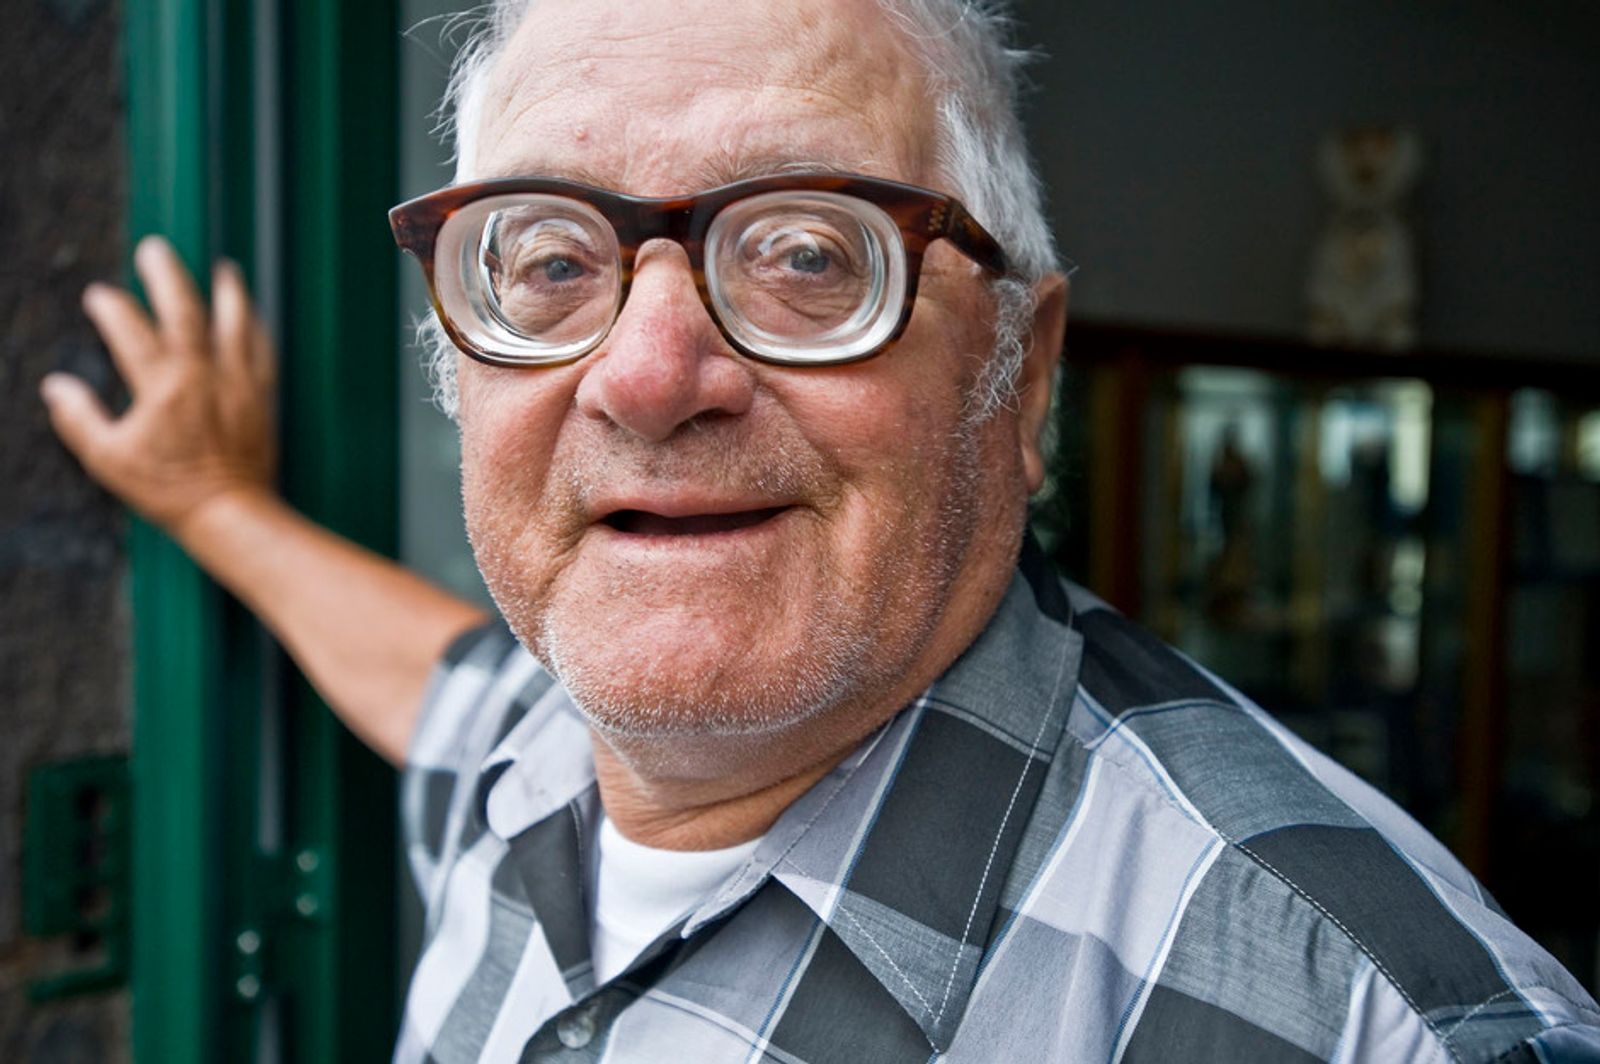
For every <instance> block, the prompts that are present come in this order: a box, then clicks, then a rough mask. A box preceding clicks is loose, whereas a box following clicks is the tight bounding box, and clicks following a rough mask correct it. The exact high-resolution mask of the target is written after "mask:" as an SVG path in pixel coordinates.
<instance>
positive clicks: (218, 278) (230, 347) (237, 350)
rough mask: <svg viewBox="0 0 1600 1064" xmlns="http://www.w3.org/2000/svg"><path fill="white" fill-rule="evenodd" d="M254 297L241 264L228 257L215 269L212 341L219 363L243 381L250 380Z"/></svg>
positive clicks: (212, 293) (212, 299)
mask: <svg viewBox="0 0 1600 1064" xmlns="http://www.w3.org/2000/svg"><path fill="white" fill-rule="evenodd" d="M250 319H251V314H250V297H249V295H248V294H247V293H246V292H245V289H244V278H243V276H241V275H240V273H239V267H237V266H235V265H234V264H233V263H231V262H229V261H227V260H226V259H224V260H223V261H221V262H218V263H217V265H216V268H215V269H213V270H212V271H211V342H212V344H213V345H214V347H215V349H216V353H217V364H218V365H219V366H220V367H221V368H222V370H223V371H224V372H225V373H227V374H229V375H230V376H232V377H233V378H234V379H236V380H239V381H250V380H252V379H253V378H254V376H255V374H254V372H253V370H252V367H251V362H252V359H253V352H252V351H251V343H252V335H251V334H252V332H253V330H252V328H251V321H250Z"/></svg>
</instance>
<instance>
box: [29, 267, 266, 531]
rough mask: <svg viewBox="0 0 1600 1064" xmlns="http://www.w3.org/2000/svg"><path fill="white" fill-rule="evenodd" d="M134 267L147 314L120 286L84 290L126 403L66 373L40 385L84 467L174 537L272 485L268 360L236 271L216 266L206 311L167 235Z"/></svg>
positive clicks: (261, 333)
mask: <svg viewBox="0 0 1600 1064" xmlns="http://www.w3.org/2000/svg"><path fill="white" fill-rule="evenodd" d="M134 263H135V266H136V267H137V269H138V271H139V277H140V279H141V280H142V281H143V282H144V286H145V291H146V292H148V293H149V297H150V304H151V306H152V307H153V308H154V311H155V316H154V319H153V320H152V318H151V316H150V315H147V314H146V313H145V312H144V311H143V309H142V308H141V307H140V306H139V304H138V303H137V302H136V301H135V300H134V298H133V296H132V295H130V294H129V293H127V292H125V291H123V290H122V289H119V288H113V287H111V286H110V285H103V284H95V285H91V286H89V288H88V289H87V290H86V291H85V292H84V296H83V306H84V310H85V311H86V312H87V313H88V315H89V318H90V319H91V320H92V321H93V322H94V325H95V327H96V328H97V329H98V330H99V331H100V336H101V337H102V338H103V339H104V340H105V343H106V346H107V347H108V348H109V349H110V351H111V357H112V360H113V361H114V362H115V363H116V367H117V369H118V371H119V372H120V373H121V374H122V378H123V380H125V381H126V382H127V384H128V389H129V391H130V392H131V393H132V398H133V402H132V405H131V406H129V407H128V409H127V410H126V411H124V412H123V413H122V415H121V416H113V415H112V414H110V413H109V412H108V411H107V410H106V408H105V407H104V406H103V405H102V404H101V402H100V400H99V399H98V398H97V397H96V396H95V394H94V392H93V391H91V390H90V388H89V386H88V385H87V384H85V383H84V382H83V381H81V380H79V379H78V378H76V377H73V376H69V375H67V374H63V373H54V374H51V375H50V376H48V377H46V378H45V379H44V381H43V383H42V385H41V387H40V391H41V393H42V394H43V396H44V400H45V404H46V406H47V407H48V408H49V411H50V422H51V424H52V425H53V426H54V428H55V430H56V433H57V434H58V435H59V436H60V437H61V439H62V441H63V442H64V443H65V444H66V445H67V447H68V448H69V449H70V450H71V451H72V453H73V454H74V455H76V456H77V458H78V460H79V461H80V462H82V463H83V466H84V468H85V469H86V470H88V472H89V474H90V475H91V476H92V477H94V478H95V480H97V481H99V482H100V483H101V484H102V485H104V486H105V487H106V488H107V489H108V490H109V491H111V492H112V493H113V494H115V495H117V496H118V497H119V498H121V499H122V500H123V501H124V502H126V503H127V504H128V505H129V506H131V507H132V508H134V509H135V510H137V511H139V512H140V513H141V514H143V515H144V516H145V517H146V518H148V519H149V520H151V521H153V522H155V523H156V524H158V525H160V526H161V527H162V528H164V529H166V530H167V532H168V533H170V534H171V535H173V536H174V537H175V538H177V539H178V540H179V541H180V542H181V541H183V539H184V538H185V533H186V531H187V530H188V526H189V524H190V521H191V519H192V518H193V517H194V516H195V515H196V514H197V513H198V512H199V511H200V510H201V509H202V508H203V507H205V505H206V504H207V503H209V502H211V501H213V500H215V499H219V498H222V497H224V496H227V495H229V494H232V493H236V492H264V493H269V494H270V493H272V492H273V490H274V488H273V478H274V466H275V461H276V453H275V450H276V449H275V436H274V431H273V406H272V390H273V378H274V375H275V368H276V359H275V357H274V354H273V350H272V343H271V341H270V340H269V339H268V337H267V332H266V329H265V328H264V327H263V325H262V323H261V320H260V318H258V317H257V316H256V314H255V311H254V309H253V308H252V307H251V305H250V297H249V295H248V294H247V293H246V291H245V286H244V278H243V277H242V276H241V275H240V273H239V269H238V267H236V266H234V265H233V264H232V263H222V264H219V265H218V266H217V268H216V270H215V272H214V274H213V279H212V293H213V307H212V312H211V313H210V314H209V315H208V314H207V312H206V307H205V304H204V302H203V301H202V300H201V298H200V293H199V292H198V291H197V290H196V289H195V285H194V281H193V279H192V278H191V277H190V276H189V272H188V270H186V269H185V268H184V265H183V263H182V262H181V261H179V259H178V256H177V253H176V252H174V251H173V249H172V246H171V245H170V244H168V243H167V242H166V241H165V240H162V239H161V238H159V237H147V238H146V239H145V240H143V241H142V242H141V243H140V244H139V247H138V250H137V251H136V252H135V255H134Z"/></svg>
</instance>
